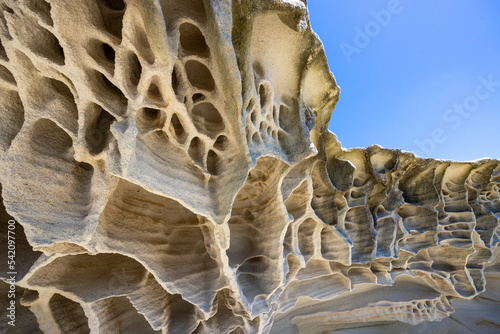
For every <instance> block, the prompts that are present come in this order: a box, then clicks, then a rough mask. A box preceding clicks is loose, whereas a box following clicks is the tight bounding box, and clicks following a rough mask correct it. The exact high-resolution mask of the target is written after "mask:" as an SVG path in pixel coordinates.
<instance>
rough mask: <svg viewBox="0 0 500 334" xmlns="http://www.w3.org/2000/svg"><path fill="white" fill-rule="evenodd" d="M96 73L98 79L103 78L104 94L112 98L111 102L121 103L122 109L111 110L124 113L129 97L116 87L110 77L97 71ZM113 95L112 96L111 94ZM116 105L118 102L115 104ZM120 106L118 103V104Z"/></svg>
mask: <svg viewBox="0 0 500 334" xmlns="http://www.w3.org/2000/svg"><path fill="white" fill-rule="evenodd" d="M96 75H97V78H98V79H101V81H102V86H101V87H102V89H103V90H104V92H103V93H104V94H107V95H108V99H111V101H109V103H110V104H115V103H116V102H118V103H119V107H120V110H111V112H115V113H118V114H120V115H121V114H123V113H125V110H123V109H125V108H126V107H127V98H126V97H125V95H124V94H123V93H122V91H121V90H120V89H119V88H118V87H116V86H115V85H114V84H113V83H112V82H111V81H109V79H108V78H107V77H106V75H104V74H102V73H100V72H97V71H96ZM110 95H111V96H110ZM115 105H116V104H115ZM116 106H117V107H118V105H116ZM122 108H123V109H122Z"/></svg>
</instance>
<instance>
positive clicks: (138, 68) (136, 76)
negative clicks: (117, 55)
mask: <svg viewBox="0 0 500 334" xmlns="http://www.w3.org/2000/svg"><path fill="white" fill-rule="evenodd" d="M128 63H129V82H130V83H131V84H132V85H133V86H137V85H138V84H139V80H141V75H142V65H141V62H140V61H139V58H137V55H136V54H135V53H133V52H130V53H129V54H128Z"/></svg>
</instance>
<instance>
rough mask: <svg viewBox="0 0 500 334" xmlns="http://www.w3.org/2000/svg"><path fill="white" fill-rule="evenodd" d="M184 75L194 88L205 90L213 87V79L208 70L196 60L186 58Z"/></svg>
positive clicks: (210, 89)
mask: <svg viewBox="0 0 500 334" xmlns="http://www.w3.org/2000/svg"><path fill="white" fill-rule="evenodd" d="M185 69H186V75H187V77H188V80H189V82H190V83H191V85H193V86H194V87H196V88H199V89H203V90H206V91H212V90H214V89H215V81H214V78H213V77H212V73H210V70H209V69H208V68H207V67H206V66H205V65H203V64H202V63H200V62H199V61H196V60H188V61H187V62H186V64H185Z"/></svg>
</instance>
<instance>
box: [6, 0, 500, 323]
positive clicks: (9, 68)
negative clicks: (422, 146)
mask: <svg viewBox="0 0 500 334" xmlns="http://www.w3.org/2000/svg"><path fill="white" fill-rule="evenodd" d="M308 20H309V19H308V14H307V8H306V5H305V3H304V2H303V1H299V0H273V1H269V0H257V1H249V0H234V1H232V2H231V1H222V0H212V1H211V0H205V1H203V0H183V1H179V0H159V1H152V0H127V1H122V0H64V1H63V0H47V1H45V0H15V1H14V0H0V41H1V45H0V85H1V89H0V118H1V122H0V182H1V191H2V200H3V206H4V208H3V207H2V209H1V210H0V211H1V212H0V218H1V224H2V228H3V230H2V234H1V235H2V244H3V245H5V247H4V246H2V247H3V248H4V249H3V250H2V254H3V253H4V252H5V253H6V249H7V245H8V244H9V245H10V244H12V242H10V241H9V240H10V239H9V236H10V235H11V234H9V233H8V230H9V229H10V230H12V231H15V249H16V253H15V264H14V267H7V261H3V260H2V265H1V266H2V275H3V276H2V277H4V283H0V289H1V290H2V291H3V292H2V296H3V295H8V292H9V289H11V288H12V286H13V285H11V284H10V283H12V280H9V279H10V278H11V276H12V275H13V276H15V277H14V281H16V284H15V292H16V293H15V298H14V297H13V298H11V300H15V305H16V327H13V326H11V325H9V323H8V321H10V320H9V319H11V318H8V315H9V310H7V311H6V307H3V306H2V312H3V314H2V320H1V321H0V326H1V327H0V328H2V330H3V331H6V332H7V333H16V330H17V331H19V330H20V332H25V333H28V332H29V333H36V332H45V333H88V332H92V333H160V332H162V333H268V332H272V333H294V332H297V331H299V330H300V332H303V333H318V332H322V331H327V330H335V329H339V328H346V329H345V330H346V331H348V332H352V333H357V332H360V331H361V332H363V330H366V329H363V327H365V328H366V327H367V326H371V327H370V328H371V329H373V330H374V331H376V330H380V331H381V332H387V331H399V332H401V331H403V330H404V331H409V332H418V331H419V330H420V331H421V330H422V328H423V329H424V330H431V331H438V330H441V331H442V330H443V328H446V329H448V328H452V329H454V330H457V331H458V330H462V331H463V332H465V331H466V330H469V329H472V330H475V331H483V330H484V331H485V332H486V331H488V330H491V331H494V330H495V328H496V329H498V328H499V327H500V325H499V324H498V323H497V322H498V314H499V313H498V312H499V311H500V306H499V300H500V295H499V294H498V289H499V288H500V286H499V285H498V284H499V283H498V282H499V278H500V274H499V270H498V269H499V267H498V266H499V263H500V255H499V254H500V247H498V246H497V245H498V243H499V232H500V228H499V227H498V226H499V218H500V162H499V161H497V160H483V161H478V162H474V163H459V162H452V161H438V160H432V159H422V158H418V157H416V156H415V155H413V154H412V153H409V152H402V151H399V150H388V149H383V148H381V147H378V146H372V147H368V148H366V149H351V150H345V149H343V148H342V147H341V145H340V143H339V142H338V141H337V139H336V137H335V135H333V134H332V133H330V132H328V122H329V120H330V115H331V113H332V112H333V109H334V107H335V104H336V102H337V100H338V97H339V92H340V90H339V88H338V87H337V85H336V83H335V80H334V77H333V75H332V74H331V73H330V71H329V69H328V65H327V61H326V57H325V54H324V50H323V47H322V45H321V42H320V41H319V39H318V37H317V36H316V35H315V34H314V33H313V32H312V30H311V28H310V24H309V21H308ZM14 221H16V223H14ZM6 254H7V253H6ZM8 272H15V274H3V273H8ZM485 290H486V292H484V291H485ZM481 293H483V295H479V294H481ZM485 294H486V295H485ZM478 295H479V297H476V296H478ZM484 296H486V297H484ZM2 298H3V297H2ZM9 298H10V297H9ZM454 308H455V309H457V313H456V315H455V316H454V317H455V318H456V317H459V319H461V320H460V321H458V322H457V321H455V319H453V318H448V317H449V316H450V314H452V312H453V311H454ZM471 309H472V310H473V311H474V312H476V313H477V314H476V313H474V312H469V311H467V310H471ZM452 317H453V316H452ZM495 318H496V320H495ZM6 319H7V321H6ZM438 320H440V322H432V323H431V322H428V321H438ZM495 321H497V322H495ZM415 324H420V327H419V326H412V325H415ZM374 325H377V327H376V329H374V328H375V327H372V326H374ZM422 326H423V327H422ZM440 326H441V327H440ZM443 326H444V327H443ZM495 326H497V327H495ZM354 327H355V328H354ZM347 328H350V329H347ZM360 328H361V329H360Z"/></svg>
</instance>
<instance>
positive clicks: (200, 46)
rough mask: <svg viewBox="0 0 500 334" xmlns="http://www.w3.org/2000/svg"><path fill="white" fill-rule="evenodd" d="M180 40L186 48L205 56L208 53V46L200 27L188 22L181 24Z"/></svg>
mask: <svg viewBox="0 0 500 334" xmlns="http://www.w3.org/2000/svg"><path fill="white" fill-rule="evenodd" d="M179 34H180V42H181V46H182V48H183V49H184V50H186V51H188V52H192V53H195V54H198V55H200V56H205V55H207V54H208V46H207V43H206V42H205V37H204V36H203V34H202V33H201V31H200V29H199V28H198V27H197V26H195V25H193V24H191V23H188V22H185V23H183V24H181V25H180V26H179Z"/></svg>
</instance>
